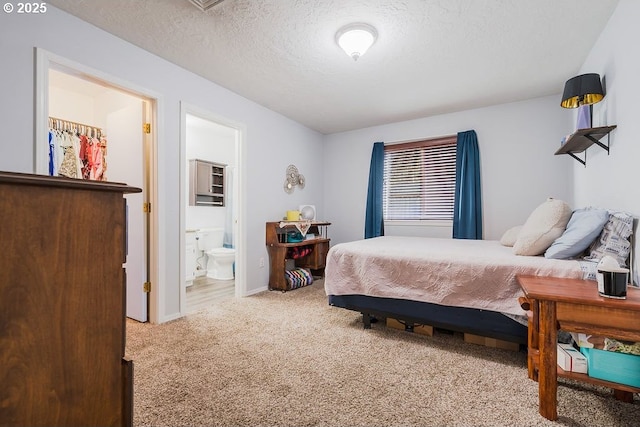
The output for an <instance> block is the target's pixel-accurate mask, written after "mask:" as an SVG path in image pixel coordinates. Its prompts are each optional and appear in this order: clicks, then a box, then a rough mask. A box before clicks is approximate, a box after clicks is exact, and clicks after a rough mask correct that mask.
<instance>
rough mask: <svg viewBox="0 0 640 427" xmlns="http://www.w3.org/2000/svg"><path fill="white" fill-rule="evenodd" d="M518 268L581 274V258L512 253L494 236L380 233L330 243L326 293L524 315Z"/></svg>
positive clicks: (539, 272)
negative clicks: (448, 236)
mask: <svg viewBox="0 0 640 427" xmlns="http://www.w3.org/2000/svg"><path fill="white" fill-rule="evenodd" d="M516 274H530V275H540V276H556V277H571V278H576V279H579V278H582V276H583V273H582V269H581V268H580V263H579V262H578V261H573V260H554V259H546V258H544V257H542V256H519V255H514V254H513V252H512V249H511V248H510V247H506V246H502V245H501V244H500V242H498V241H494V240H462V239H438V238H424V237H399V236H384V237H376V238H373V239H366V240H359V241H355V242H348V243H341V244H338V245H335V246H333V247H332V248H331V249H330V250H329V253H328V255H327V264H326V269H325V279H324V286H325V291H326V293H327V295H353V294H356V295H368V296H375V297H386V298H399V299H407V300H415V301H423V302H430V303H436V304H441V305H449V306H458V307H469V308H479V309H485V310H491V311H497V312H501V313H508V314H513V315H523V314H525V313H524V311H523V310H522V309H521V308H520V305H519V304H518V297H519V296H521V295H522V290H521V289H520V286H519V285H518V283H517V281H516Z"/></svg>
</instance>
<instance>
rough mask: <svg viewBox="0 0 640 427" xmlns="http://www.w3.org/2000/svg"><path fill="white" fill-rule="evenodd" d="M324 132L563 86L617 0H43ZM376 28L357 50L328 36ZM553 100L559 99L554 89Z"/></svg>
mask: <svg viewBox="0 0 640 427" xmlns="http://www.w3.org/2000/svg"><path fill="white" fill-rule="evenodd" d="M49 3H50V4H52V5H54V6H56V7H58V8H60V9H63V10H65V11H67V12H69V13H71V14H73V15H76V16H78V17H80V18H82V19H83V20H85V21H87V22H90V23H92V24H94V25H96V26H97V27H100V28H102V29H104V30H106V31H108V32H110V33H112V34H115V35H116V36H118V37H120V38H122V39H125V40H127V41H129V42H131V43H133V44H135V45H137V46H140V47H142V48H143V49H146V50H148V51H150V52H153V53H154V54H156V55H158V56H160V57H163V58H165V59H167V60H169V61H171V62H173V63H175V64H178V65H180V66H182V67H184V68H186V69H188V70H191V71H192V72H194V73H196V74H199V75H201V76H203V77H205V78H207V79H209V80H211V81H214V82H216V83H217V84H219V85H221V86H223V87H226V88H228V89H230V90H232V91H234V92H235V93H238V94H240V95H242V96H244V97H246V98H248V99H251V100H253V101H255V102H257V103H259V104H261V105H264V106H265V107H268V108H270V109H272V110H274V111H277V112H279V113H281V114H283V115H285V116H287V117H289V118H291V119H293V120H296V121H298V122H300V123H302V124H304V125H306V126H308V127H310V128H312V129H315V130H317V131H319V132H322V133H334V132H340V131H345V130H352V129H359V128H363V127H368V126H374V125H379V124H385V123H391V122H396V121H401V120H408V119H414V118H420V117H425V116H431V115H436V114H442V113H449V112H453V111H460V110H465V109H469V108H477V107H483V106H487V105H494V104H499V103H504V102H512V101H520V100H524V99H529V98H533V97H537V96H544V95H551V94H556V93H560V92H561V91H562V86H563V84H564V82H565V80H567V79H568V78H570V77H572V76H573V75H575V74H576V73H577V71H578V70H579V68H580V66H581V65H582V63H583V62H584V60H585V58H586V55H587V54H588V52H589V50H590V49H591V47H592V46H593V44H594V42H595V41H596V40H597V37H598V35H599V34H600V32H601V31H602V29H603V28H604V26H605V24H606V22H607V20H608V19H609V16H610V15H611V13H612V12H613V10H614V9H615V6H616V5H617V3H618V0H535V1H531V0H392V1H391V0H389V1H382V0H224V1H222V2H221V3H219V4H217V5H215V6H214V7H212V8H210V9H209V10H208V11H206V12H203V11H202V10H201V9H199V8H197V7H196V6H195V5H194V4H193V3H192V2H191V1H190V0H135V1H134V0H50V1H49ZM352 22H366V23H369V24H371V25H373V26H374V27H376V29H377V30H378V40H377V42H376V43H375V44H374V45H373V46H372V47H371V49H369V51H368V52H367V53H366V54H365V55H364V56H363V57H361V58H360V59H359V60H358V61H357V62H356V61H353V59H351V58H349V57H348V56H347V55H346V54H345V53H344V52H343V51H342V50H340V48H339V47H338V46H337V45H336V43H335V39H334V37H335V33H336V31H337V30H338V29H339V28H340V27H342V26H344V25H346V24H349V23H352ZM558 102H560V101H559V100H558Z"/></svg>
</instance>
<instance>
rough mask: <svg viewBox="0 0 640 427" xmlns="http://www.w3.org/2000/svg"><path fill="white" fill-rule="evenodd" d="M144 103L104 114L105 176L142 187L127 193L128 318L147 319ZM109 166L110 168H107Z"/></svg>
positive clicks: (141, 320) (139, 102)
mask: <svg viewBox="0 0 640 427" xmlns="http://www.w3.org/2000/svg"><path fill="white" fill-rule="evenodd" d="M143 110H144V102H143V101H137V102H136V103H135V105H131V106H129V107H125V108H122V109H120V110H117V111H115V112H113V113H110V114H109V115H108V116H107V179H108V180H109V181H114V182H123V183H125V184H127V185H130V186H132V187H138V188H142V189H143V192H142V193H135V194H127V195H125V198H126V200H127V218H128V220H127V262H126V264H125V267H126V269H127V317H130V318H132V319H135V320H138V321H140V322H146V321H147V320H148V298H147V295H148V294H147V293H145V291H144V288H143V285H144V283H145V282H146V281H147V280H148V278H147V277H148V268H147V214H146V213H144V212H143V203H144V202H145V200H146V192H147V189H146V188H145V181H146V180H145V174H146V171H145V168H146V166H145V165H146V161H145V149H144V141H145V138H144V133H143V128H142V124H143ZM109 165H112V166H113V167H110V166H109Z"/></svg>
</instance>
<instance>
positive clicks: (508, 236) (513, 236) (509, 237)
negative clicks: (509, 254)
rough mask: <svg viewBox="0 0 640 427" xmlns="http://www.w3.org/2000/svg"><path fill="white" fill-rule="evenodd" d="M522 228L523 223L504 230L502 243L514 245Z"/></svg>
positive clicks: (503, 244)
mask: <svg viewBox="0 0 640 427" xmlns="http://www.w3.org/2000/svg"><path fill="white" fill-rule="evenodd" d="M520 230H522V226H521V225H516V226H515V227H511V228H510V229H508V230H507V231H505V232H504V234H503V235H502V237H501V238H500V244H501V245H502V246H513V245H514V243H516V240H518V234H519V233H520Z"/></svg>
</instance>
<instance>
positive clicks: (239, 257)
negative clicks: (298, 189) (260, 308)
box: [179, 101, 247, 316]
mask: <svg viewBox="0 0 640 427" xmlns="http://www.w3.org/2000/svg"><path fill="white" fill-rule="evenodd" d="M187 114H189V115H191V116H196V117H199V118H201V119H204V120H208V121H210V122H214V123H216V124H219V125H221V126H225V127H228V128H232V129H234V130H235V131H236V147H235V149H236V173H235V177H236V179H237V181H236V185H235V186H234V190H235V192H236V193H235V197H234V202H235V203H236V204H237V206H236V213H237V217H236V218H234V223H235V224H236V233H237V234H236V236H235V241H236V247H235V249H236V269H235V296H236V297H243V296H246V295H247V280H246V277H247V268H246V265H247V264H246V258H247V254H246V247H245V242H246V239H245V232H246V227H245V215H246V213H245V206H246V205H245V194H246V189H245V181H246V180H245V175H244V174H245V167H244V166H245V164H246V163H245V152H246V149H245V141H246V134H247V128H246V126H245V125H244V124H243V123H239V122H236V121H234V120H231V119H228V118H226V117H222V116H219V115H217V114H214V113H212V112H210V111H208V110H205V109H203V108H200V107H197V106H195V105H191V104H189V103H186V102H184V101H181V102H180V269H179V270H180V314H181V316H185V315H186V314H187V313H186V286H185V283H186V276H185V274H186V254H185V237H186V236H185V233H186V218H185V216H186V209H187V200H188V195H187V190H186V188H187V176H188V174H189V170H188V168H187V158H186V157H187Z"/></svg>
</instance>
